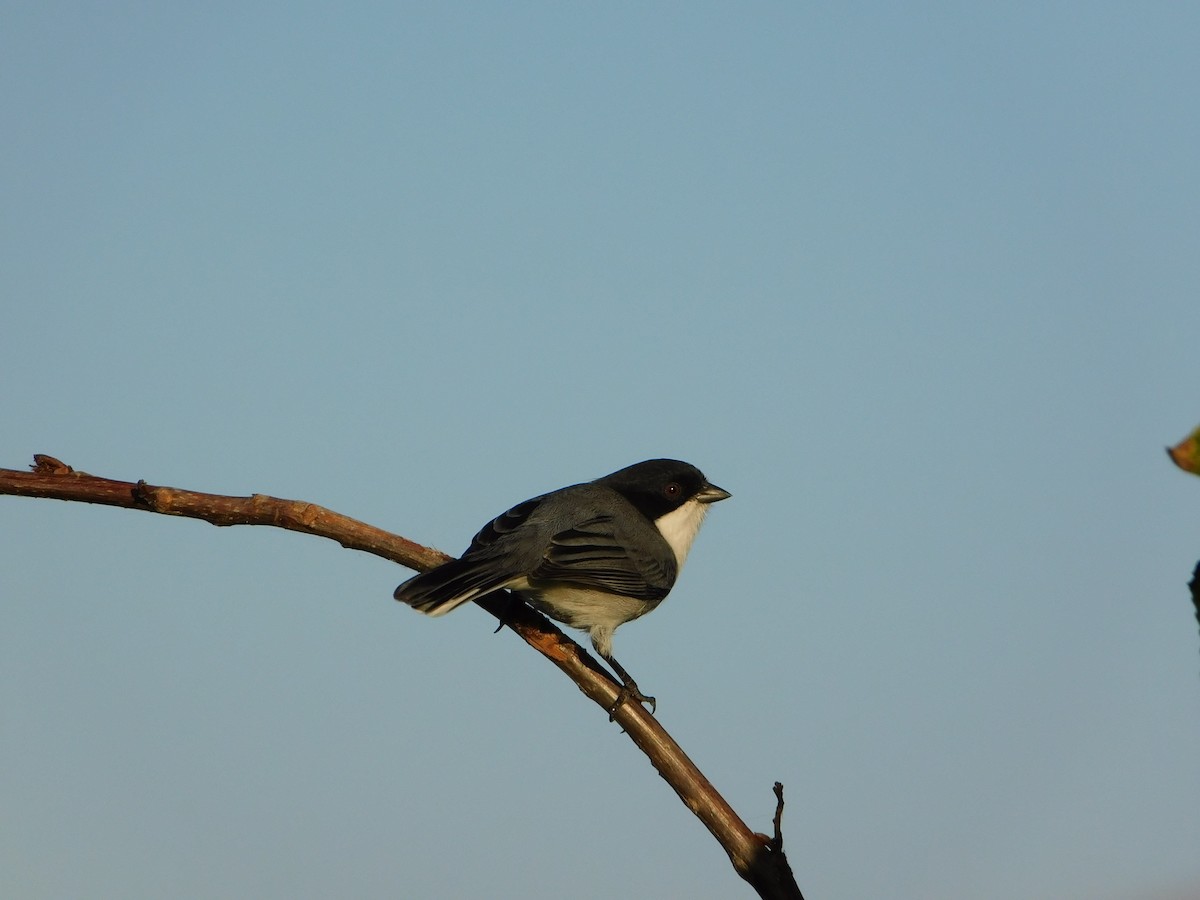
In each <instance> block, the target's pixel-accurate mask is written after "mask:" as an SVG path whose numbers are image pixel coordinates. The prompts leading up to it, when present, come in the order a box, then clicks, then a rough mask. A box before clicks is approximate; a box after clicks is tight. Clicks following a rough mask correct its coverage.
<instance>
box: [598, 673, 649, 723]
mask: <svg viewBox="0 0 1200 900" xmlns="http://www.w3.org/2000/svg"><path fill="white" fill-rule="evenodd" d="M627 700H632V701H633V702H634V703H648V704H650V715H654V710H655V709H657V707H658V704H657V702H656V701H655V699H654V698H653V697H647V696H646V695H645V694H643V693H642V692H641V691H639V690H638V686H637V685H636V684H635V683H634V682H632V681H627V682H625V684H624V685H622V686H621V690H619V691H618V692H617V699H616V700H615V701H614V702H613V705H612V706H610V707H609V708H608V721H610V722H611V721H613V720H614V719H616V717H617V707H619V706H620V705H621V704H622V703H624V702H626V701H627Z"/></svg>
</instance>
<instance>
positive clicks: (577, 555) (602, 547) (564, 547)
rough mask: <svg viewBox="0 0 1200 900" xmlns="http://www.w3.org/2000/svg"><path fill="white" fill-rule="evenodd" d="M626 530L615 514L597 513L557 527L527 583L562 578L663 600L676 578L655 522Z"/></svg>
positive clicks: (601, 589)
mask: <svg viewBox="0 0 1200 900" xmlns="http://www.w3.org/2000/svg"><path fill="white" fill-rule="evenodd" d="M630 530H631V529H630V528H629V527H628V526H627V525H626V526H621V525H620V524H619V522H618V520H617V518H616V517H614V516H612V515H609V514H607V513H599V514H596V515H594V516H592V517H591V518H588V519H586V520H584V521H582V522H579V523H576V524H575V525H572V526H571V527H570V528H566V529H564V530H562V531H559V532H557V533H556V534H555V535H554V536H553V537H552V538H551V539H550V545H549V546H548V547H547V548H546V550H545V552H544V553H543V555H542V559H541V561H540V562H539V563H538V565H537V567H536V568H535V569H534V570H533V572H532V573H531V574H530V576H529V581H530V583H531V584H533V585H535V586H536V585H537V584H538V583H539V582H546V581H555V582H566V583H569V584H573V585H576V586H577V587H582V588H590V589H593V590H599V591H606V592H608V593H612V594H621V595H622V596H625V597H635V598H637V599H639V600H661V599H662V598H663V597H665V596H666V595H667V593H668V592H669V591H670V590H671V585H673V584H674V583H675V575H676V571H677V568H678V567H677V564H676V562H675V557H674V554H672V553H671V550H670V548H669V547H668V546H667V544H666V542H665V541H664V540H662V538H661V536H659V534H658V532H657V531H656V530H655V529H654V528H653V526H650V525H648V524H647V531H648V533H647V534H631V533H629V532H630ZM647 538H650V540H649V541H648V540H647ZM659 544H661V545H662V546H661V547H659V546H658V545H659ZM631 547H632V548H643V549H640V550H639V549H630V548H631ZM656 550H660V551H662V552H654V551H656Z"/></svg>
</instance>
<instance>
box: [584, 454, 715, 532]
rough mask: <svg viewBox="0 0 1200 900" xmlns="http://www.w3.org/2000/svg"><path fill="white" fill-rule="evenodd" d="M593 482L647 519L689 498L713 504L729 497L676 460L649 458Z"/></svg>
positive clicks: (664, 513)
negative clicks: (611, 491) (619, 497)
mask: <svg viewBox="0 0 1200 900" xmlns="http://www.w3.org/2000/svg"><path fill="white" fill-rule="evenodd" d="M595 483H596V484H602V485H605V486H606V487H610V488H612V489H613V490H614V491H616V492H617V493H619V494H621V495H622V496H623V497H625V499H626V500H628V501H629V502H630V503H632V504H633V505H634V506H636V507H637V508H638V510H639V511H641V513H642V514H643V515H645V516H646V517H647V518H650V519H658V518H659V517H660V516H665V515H666V514H667V513H669V512H672V511H673V510H676V509H679V507H681V506H683V504H685V503H687V502H688V501H689V500H697V501H699V502H700V503H716V502H717V501H718V500H724V499H725V498H726V497H728V496H729V492H728V491H725V490H722V489H721V488H719V487H717V486H716V485H715V484H709V483H708V479H706V478H705V477H704V473H703V472H701V471H700V470H699V469H697V468H696V467H695V466H693V465H691V464H690V463H685V462H681V461H679V460H677V459H648V460H646V461H645V462H640V463H634V464H633V465H632V466H626V467H625V468H624V469H621V470H620V471H618V472H613V473H612V474H611V475H605V476H604V477H603V478H597V479H596V481H595Z"/></svg>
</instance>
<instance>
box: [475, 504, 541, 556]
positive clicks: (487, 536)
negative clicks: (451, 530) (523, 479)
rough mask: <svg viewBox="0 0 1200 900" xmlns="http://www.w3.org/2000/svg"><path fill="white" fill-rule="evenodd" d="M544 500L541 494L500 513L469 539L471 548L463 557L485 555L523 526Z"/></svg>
mask: <svg viewBox="0 0 1200 900" xmlns="http://www.w3.org/2000/svg"><path fill="white" fill-rule="evenodd" d="M545 499H546V495H545V494H543V495H542V496H540V497H534V498H532V499H531V500H526V501H525V502H524V503H518V504H517V505H516V506H514V507H513V508H512V509H510V510H506V511H505V512H502V513H501V514H500V515H498V516H496V518H494V519H492V521H490V522H488V523H487V524H486V525H484V526H483V527H482V528H480V529H479V533H478V534H477V535H475V537H473V538H471V546H470V547H468V548H467V552H466V553H464V554H463V556H471V555H472V554H481V553H486V552H487V551H488V550H489V549H491V548H492V546H493V545H494V544H495V543H496V542H497V541H500V540H502V539H503V538H505V537H506V536H507V535H509V534H510V533H511V532H513V531H515V530H516V529H518V528H520V527H521V526H522V525H524V524H525V523H526V522H527V521H528V520H529V517H530V516H531V515H533V513H534V510H536V509H537V508H538V507H539V506H541V505H542V501H543V500H545Z"/></svg>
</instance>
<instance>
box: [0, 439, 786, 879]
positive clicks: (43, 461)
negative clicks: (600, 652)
mask: <svg viewBox="0 0 1200 900" xmlns="http://www.w3.org/2000/svg"><path fill="white" fill-rule="evenodd" d="M34 460H35V462H34V465H33V466H32V467H31V468H32V469H33V471H32V472H21V471H16V470H13V469H0V494H11V495H15V496H21V497H43V498H48V499H55V500H71V501H78V502H83V503H100V504H105V505H108V506H120V507H124V508H126V509H138V510H143V511H145V512H154V513H160V514H163V515H170V516H185V517H188V518H194V519H203V520H204V521H206V522H211V523H212V524H213V525H220V526H229V525H271V526H275V527H277V528H285V529H287V530H289V531H300V532H304V533H306V534H312V535H316V536H317V537H323V538H327V539H329V540H333V541H337V542H338V543H339V544H341V545H342V546H343V547H347V548H349V549H351V550H361V551H363V552H365V553H371V554H374V555H375V556H380V557H382V558H384V559H390V560H392V561H393V562H397V563H400V564H401V565H403V566H407V567H409V568H411V569H416V570H417V571H420V572H425V571H428V570H429V569H432V568H435V567H436V566H439V565H441V564H442V563H444V562H446V561H447V560H449V559H451V558H452V557H450V556H447V555H446V554H444V553H442V552H440V551H438V550H434V549H433V548H431V547H425V546H422V545H421V544H417V543H414V542H413V541H410V540H407V539H406V538H403V537H400V536H399V535H396V534H391V533H390V532H387V531H384V530H383V529H381V528H376V527H375V526H373V525H368V524H366V523H364V522H359V521H357V520H356V519H351V518H349V517H348V516H343V515H341V514H340V513H336V512H333V511H332V510H329V509H326V508H325V507H323V506H317V505H316V504H315V503H305V502H303V501H299V500H282V499H279V498H277V497H268V496H265V495H263V494H253V495H251V496H249V497H231V496H225V495H221V494H205V493H200V492H197V491H186V490H181V489H179V488H171V487H160V486H156V485H151V484H147V483H146V482H145V481H137V482H128V481H114V480H112V479H108V478H97V477H96V476H94V475H88V474H87V473H85V472H79V471H76V470H75V469H73V468H71V467H70V466H68V465H66V464H65V463H62V462H60V461H59V460H57V459H54V458H53V457H50V456H45V455H41V454H38V455H35V457H34ZM475 602H476V603H477V604H478V605H479V606H481V607H483V608H484V609H486V610H487V611H488V612H489V613H491V614H492V615H493V616H495V617H496V618H498V619H499V620H500V621H501V622H502V623H503V624H505V625H508V626H509V627H510V628H511V629H512V630H513V631H514V632H515V633H516V634H517V635H519V636H520V637H521V638H522V639H523V640H524V641H525V642H526V643H527V644H529V645H530V646H531V647H533V648H534V649H535V650H537V651H538V652H539V653H541V654H542V655H543V656H545V657H546V658H547V659H549V660H550V661H551V662H552V663H554V665H556V666H557V667H558V668H559V669H560V670H562V671H563V672H564V673H565V674H566V675H567V677H569V678H570V679H571V680H572V681H574V682H575V684H576V685H578V687H579V689H580V690H581V691H582V692H583V693H584V694H586V695H587V696H588V697H589V698H590V699H591V700H592V701H594V702H595V703H596V704H598V705H599V706H600V707H601V708H602V709H604V710H605V711H606V712H607V710H608V709H610V708H611V707H612V705H613V703H615V702H616V698H617V692H618V688H619V686H618V685H617V683H616V682H615V681H614V680H613V679H612V678H611V677H610V676H609V674H608V673H607V672H606V671H605V670H604V669H603V668H601V667H600V665H599V664H598V663H597V662H596V661H595V659H593V658H592V656H591V655H590V654H588V653H587V652H586V651H584V650H583V648H582V647H580V646H579V645H578V644H577V643H575V642H574V641H573V640H571V639H570V638H568V637H567V636H566V635H565V634H563V633H562V631H560V630H559V629H558V628H556V627H555V626H554V625H553V624H552V623H551V622H550V621H549V620H548V619H546V618H545V617H544V616H542V615H541V614H540V613H538V612H536V611H534V610H533V609H531V608H530V607H528V606H527V605H525V604H524V603H511V602H507V595H505V594H493V595H490V596H488V597H484V598H481V599H479V600H477V601H475ZM615 719H616V721H617V722H618V723H619V724H620V726H621V727H622V728H623V729H625V732H626V733H627V734H628V735H629V738H630V739H631V740H632V741H633V742H634V743H635V744H636V745H637V746H638V747H639V748H640V749H641V750H642V752H643V753H645V754H646V756H647V757H648V758H649V760H650V762H651V763H652V764H653V765H654V767H655V769H657V770H658V773H659V774H660V775H661V776H662V777H663V778H664V779H665V780H666V782H667V783H668V784H670V785H671V787H672V788H673V789H674V791H675V793H677V794H678V795H679V797H680V799H681V800H683V802H684V804H685V805H686V806H687V807H688V809H690V810H691V811H692V812H693V813H695V815H696V816H697V818H699V819H700V821H701V822H703V823H704V826H705V827H706V828H707V829H708V830H709V831H710V832H711V833H712V835H713V837H715V838H716V839H717V841H718V842H719V843H720V844H721V846H722V847H723V848H724V849H725V852H726V853H727V854H728V855H729V859H730V862H732V863H733V867H734V869H736V870H737V873H738V874H739V875H740V876H741V877H742V878H744V879H745V880H746V881H747V882H749V883H750V884H751V885H752V886H753V887H754V889H755V890H756V891H757V892H758V894H759V896H760V897H763V898H772V900H803V897H802V895H801V893H800V889H799V887H797V885H796V880H795V877H794V875H793V874H792V870H791V868H790V866H789V865H788V862H787V857H786V856H785V854H784V852H783V837H782V834H781V832H780V822H781V817H782V814H783V786H782V785H780V784H779V783H778V782H776V784H775V796H776V809H775V820H774V825H775V834H774V837H771V838H768V837H767V836H766V835H761V834H756V833H754V832H753V831H751V830H750V829H749V828H748V827H747V826H746V824H745V823H744V822H743V821H742V820H741V819H740V818H739V817H738V815H737V813H735V812H734V811H733V809H732V807H730V806H729V804H728V803H726V802H725V799H724V798H723V797H722V796H721V795H720V794H719V793H717V791H716V789H715V788H714V787H713V786H712V784H710V783H709V781H708V779H707V778H705V777H704V775H703V773H701V771H700V770H699V769H698V768H696V765H695V764H694V763H693V762H692V761H691V760H690V759H689V758H688V756H687V754H685V753H684V752H683V750H682V749H681V748H680V746H679V745H678V744H676V743H675V741H674V740H673V739H672V738H671V736H670V735H669V734H667V732H666V731H665V730H664V729H663V727H662V726H661V725H660V724H659V723H658V720H657V719H655V718H654V717H653V716H652V715H650V714H649V713H648V712H647V711H646V710H645V709H644V708H643V707H642V706H641V705H640V704H636V703H623V704H621V705H620V706H619V707H618V708H617V710H616V714H615Z"/></svg>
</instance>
